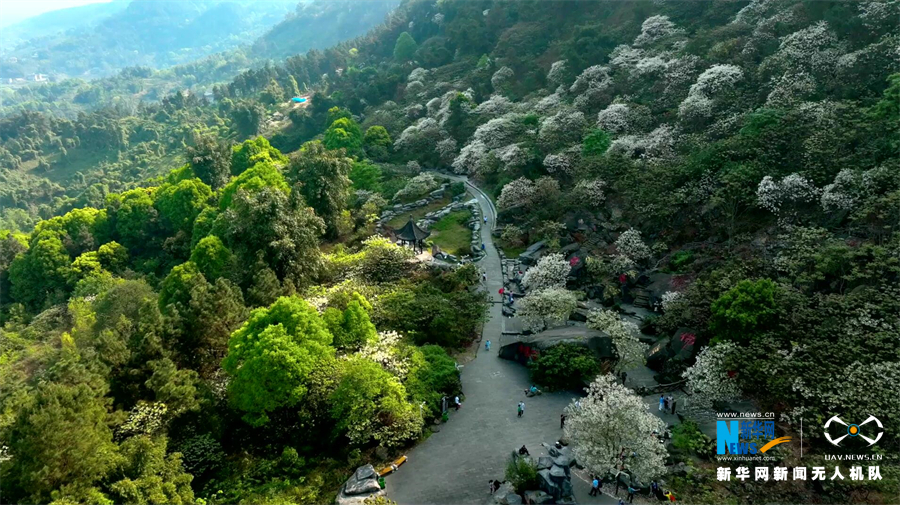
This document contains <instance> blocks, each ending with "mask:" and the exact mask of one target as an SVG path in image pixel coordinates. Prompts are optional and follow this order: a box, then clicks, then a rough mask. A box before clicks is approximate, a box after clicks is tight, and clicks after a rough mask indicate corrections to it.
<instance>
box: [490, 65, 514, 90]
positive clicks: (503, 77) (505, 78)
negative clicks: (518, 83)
mask: <svg viewBox="0 0 900 505" xmlns="http://www.w3.org/2000/svg"><path fill="white" fill-rule="evenodd" d="M514 76H515V72H513V69H511V68H509V67H500V69H498V70H497V71H496V72H494V75H493V76H491V86H493V87H494V92H496V93H503V90H504V88H505V87H506V85H507V84H509V83H510V81H512V79H513V77H514Z"/></svg>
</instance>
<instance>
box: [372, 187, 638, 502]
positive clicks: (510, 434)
mask: <svg viewBox="0 0 900 505" xmlns="http://www.w3.org/2000/svg"><path fill="white" fill-rule="evenodd" d="M451 178H452V179H454V180H457V181H466V179H465V178H464V177H459V176H451ZM466 184H467V186H468V188H469V192H470V193H471V194H473V195H474V196H475V198H476V199H477V200H478V203H479V205H480V206H481V210H482V212H483V214H484V215H486V216H487V217H488V224H487V226H482V228H481V239H482V240H483V241H484V243H485V245H486V246H487V247H486V250H487V255H486V256H485V257H484V258H483V259H482V260H481V261H480V262H479V263H478V265H479V268H481V269H482V270H483V271H485V272H486V273H487V283H486V286H485V287H486V289H487V292H488V293H490V295H491V299H492V301H495V302H496V301H499V299H500V295H499V294H498V293H497V291H498V290H499V289H500V287H501V285H502V282H503V281H502V272H501V268H500V256H499V255H498V254H497V249H496V248H495V247H494V244H493V240H492V238H491V229H493V228H494V226H495V224H496V223H495V221H496V217H497V216H496V211H495V210H494V206H493V203H492V202H491V201H490V200H489V199H488V197H487V196H486V195H485V194H484V193H483V192H482V191H481V190H479V189H478V188H476V187H475V186H473V185H471V184H469V183H468V181H466ZM501 309H502V305H501V304H500V303H492V304H491V306H490V309H489V316H488V317H489V319H488V320H487V322H486V323H485V325H484V329H483V331H482V342H481V345H480V347H479V350H478V353H477V355H476V357H475V359H474V360H472V361H470V362H469V363H467V364H466V365H465V367H463V369H462V387H463V392H464V393H465V401H464V402H463V405H462V408H461V409H460V410H459V411H458V412H457V411H453V410H452V409H451V412H450V420H449V422H447V423H445V424H442V425H441V430H440V432H438V433H435V434H433V435H431V437H429V438H428V440H426V441H424V442H422V443H421V444H419V445H417V446H416V447H415V448H413V449H412V450H411V451H410V452H409V454H408V457H409V460H408V461H407V462H406V464H404V465H403V466H401V467H400V468H399V469H398V470H397V471H396V472H394V473H393V474H392V475H389V476H388V477H387V478H386V490H387V494H388V497H389V498H390V499H392V500H394V501H396V502H397V503H398V504H400V505H419V504H469V503H475V504H480V503H486V502H488V501H489V500H490V495H489V493H488V481H489V480H491V479H500V480H503V479H505V477H504V473H505V470H506V463H507V458H508V457H509V454H510V452H511V451H512V450H513V449H515V448H518V447H520V446H522V445H523V444H524V445H525V446H526V447H528V449H529V450H530V452H531V454H532V455H533V456H540V455H543V454H545V451H544V450H543V448H542V447H541V445H540V444H541V442H547V443H553V442H554V441H556V440H557V439H558V437H559V436H560V435H561V433H562V430H561V429H560V427H559V415H560V413H562V410H563V409H564V408H565V406H566V405H568V404H569V403H570V402H571V401H572V399H573V398H574V395H573V394H572V393H568V392H561V393H545V394H543V395H541V396H537V397H534V398H525V394H524V390H525V389H526V388H527V387H528V386H529V385H530V384H529V382H528V370H527V369H526V368H525V367H523V366H522V365H520V364H518V363H514V362H511V361H507V360H503V359H500V358H498V357H497V350H498V349H499V348H500V346H501V345H502V343H503V340H502V330H503V315H502V313H501ZM485 340H490V341H491V351H490V352H486V351H485V350H484V341H485ZM520 400H525V415H524V416H523V417H521V418H518V417H517V416H516V404H517V403H518V402H519V401H520ZM582 473H583V472H577V473H576V475H578V474H582ZM578 477H579V478H574V479H573V485H574V486H575V496H576V499H577V501H578V502H579V503H600V504H615V503H617V500H614V499H612V498H610V497H608V496H601V497H589V496H588V491H589V489H590V488H589V484H587V483H586V481H585V480H583V477H582V476H578ZM621 494H622V497H623V498H624V497H625V496H624V494H625V493H624V492H623V493H621Z"/></svg>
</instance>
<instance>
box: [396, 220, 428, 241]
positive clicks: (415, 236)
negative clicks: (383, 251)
mask: <svg viewBox="0 0 900 505" xmlns="http://www.w3.org/2000/svg"><path fill="white" fill-rule="evenodd" d="M429 235H431V232H430V231H425V230H423V229H422V228H419V226H418V225H417V224H416V222H415V221H413V218H412V216H410V217H409V221H408V222H407V223H406V224H405V225H404V226H403V228H400V230H399V231H398V232H397V237H399V238H400V240H405V241H407V242H418V241H420V240H424V239H425V238H427V237H428V236H429Z"/></svg>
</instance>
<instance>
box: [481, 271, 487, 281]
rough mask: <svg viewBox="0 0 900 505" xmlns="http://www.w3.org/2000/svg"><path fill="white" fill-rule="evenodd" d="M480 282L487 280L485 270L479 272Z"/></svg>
mask: <svg viewBox="0 0 900 505" xmlns="http://www.w3.org/2000/svg"><path fill="white" fill-rule="evenodd" d="M481 282H487V272H481Z"/></svg>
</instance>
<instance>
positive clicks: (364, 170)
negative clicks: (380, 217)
mask: <svg viewBox="0 0 900 505" xmlns="http://www.w3.org/2000/svg"><path fill="white" fill-rule="evenodd" d="M370 130H371V128H370ZM349 177H350V181H351V183H352V184H353V189H363V190H366V191H373V192H379V191H381V177H382V173H381V167H379V166H378V165H374V164H372V163H368V162H366V161H354V162H353V168H351V169H350V174H349Z"/></svg>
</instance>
